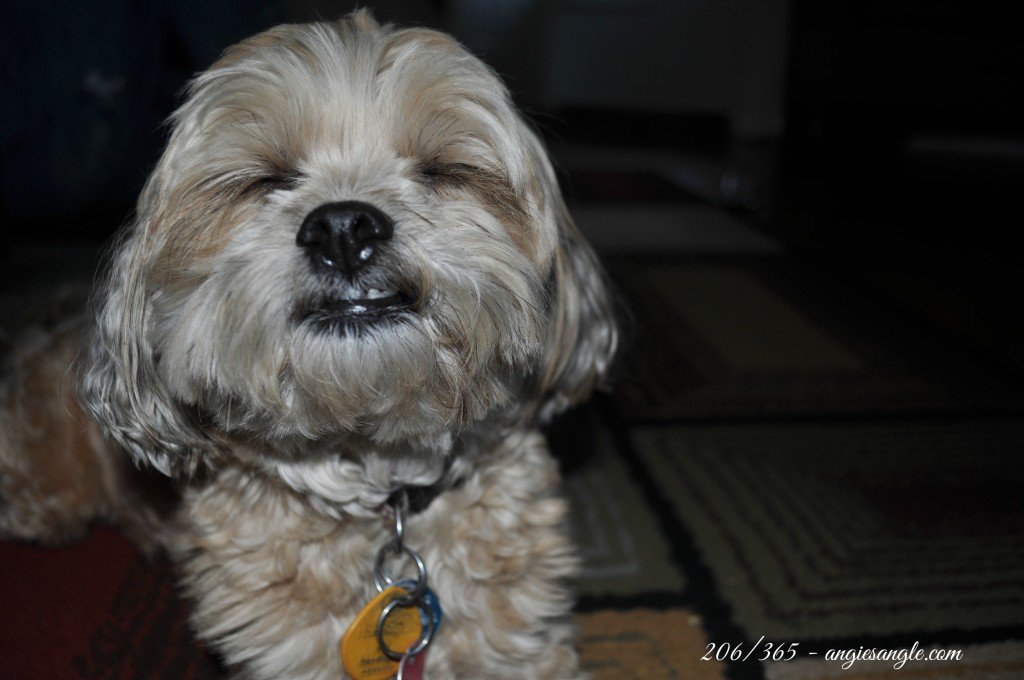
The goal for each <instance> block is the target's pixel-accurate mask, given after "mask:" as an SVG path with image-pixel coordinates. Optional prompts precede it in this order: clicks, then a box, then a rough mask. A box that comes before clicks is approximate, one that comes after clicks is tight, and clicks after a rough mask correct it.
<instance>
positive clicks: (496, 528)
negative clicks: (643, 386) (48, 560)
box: [0, 12, 617, 678]
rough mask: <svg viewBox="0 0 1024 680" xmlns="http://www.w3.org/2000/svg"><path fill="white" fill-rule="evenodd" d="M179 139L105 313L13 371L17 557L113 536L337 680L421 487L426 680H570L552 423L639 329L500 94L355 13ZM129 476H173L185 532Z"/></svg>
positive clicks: (122, 256)
mask: <svg viewBox="0 0 1024 680" xmlns="http://www.w3.org/2000/svg"><path fill="white" fill-rule="evenodd" d="M172 125H173V131H172V134H171V136H170V141H169V143H168V145H167V148H166V150H165V151H164V154H163V156H162V158H161V159H160V161H159V163H158V164H157V166H156V169H155V170H154V172H153V174H152V176H151V177H150V178H149V180H148V182H147V183H146V186H145V189H144V190H143V192H142V195H141V197H140V198H139V201H138V208H137V215H136V218H135V220H134V222H133V224H131V225H130V227H129V228H128V229H127V230H126V232H125V233H124V234H123V236H122V238H121V240H120V241H119V243H118V245H117V246H116V248H115V250H114V252H113V255H112V258H111V264H110V267H109V273H108V274H107V276H106V277H105V279H104V280H103V281H102V282H101V283H100V285H99V286H98V288H97V291H96V294H95V303H94V307H95V312H94V315H93V316H92V318H90V319H88V320H82V321H69V322H68V323H66V324H65V325H64V326H63V327H61V328H59V329H57V330H56V331H54V332H53V333H51V334H49V335H46V336H36V337H35V338H33V339H30V340H27V341H25V342H23V343H22V345H21V346H20V347H19V349H18V351H17V355H16V357H15V371H14V374H13V376H12V377H11V379H10V380H9V381H8V384H7V385H6V386H5V388H4V393H3V396H2V398H3V406H2V409H0V426H2V427H0V534H2V535H4V536H8V537H17V538H23V539H30V540H37V541H42V542H44V543H57V542H61V541H65V540H68V539H69V538H70V537H73V536H75V535H77V534H79V533H80V532H81V531H82V530H83V529H84V528H85V527H86V525H87V523H88V522H89V521H90V520H93V519H97V518H101V519H107V520H111V521H115V522H117V523H118V524H119V525H120V526H121V527H122V528H123V529H124V530H125V531H126V532H127V533H128V534H129V535H131V536H133V537H134V538H135V539H136V540H137V541H138V542H139V543H140V544H141V545H143V547H146V548H156V547H159V548H163V549H167V550H168V551H169V552H170V553H171V555H172V556H173V557H174V559H175V560H176V562H177V564H178V567H179V569H180V573H181V576H182V583H183V585H184V588H185V590H186V592H187V593H188V595H189V596H190V597H191V598H192V599H193V600H194V603H195V604H194V616H193V625H194V627H195V630H196V632H197V633H198V635H199V637H200V638H202V639H203V640H206V641H207V642H208V643H210V644H211V645H213V646H214V647H215V648H216V649H217V650H219V652H220V653H221V654H222V656H223V658H224V659H225V660H226V662H227V663H228V664H229V665H231V666H232V667H233V668H234V669H236V670H237V671H238V672H240V673H242V674H244V675H246V676H248V677H259V678H307V677H308V678H314V677H316V678H336V677H340V676H341V675H342V674H343V671H342V665H341V658H340V656H339V653H338V643H339V640H340V639H341V637H342V635H343V633H344V632H345V630H346V628H347V627H348V626H349V624H350V622H351V621H352V620H353V617H354V616H355V615H356V613H357V612H358V611H360V610H361V609H362V608H363V607H364V606H365V605H366V603H367V602H368V601H369V600H370V599H371V598H372V597H373V596H374V595H375V594H376V591H375V590H374V586H373V578H372V576H373V573H374V563H375V559H376V557H377V555H378V553H379V552H380V550H381V548H382V546H385V545H386V544H387V543H388V541H389V540H391V533H390V529H389V527H390V524H389V519H388V513H387V511H386V508H387V507H389V506H388V505H387V502H388V499H389V498H390V497H392V495H393V494H394V493H395V492H396V491H397V490H402V489H406V490H412V491H416V490H421V491H422V490H424V489H427V490H429V491H430V493H428V494H427V499H428V501H429V502H428V503H426V504H425V507H423V508H413V513H412V514H411V515H410V516H409V517H408V519H407V522H406V543H407V544H408V545H413V546H414V547H415V548H416V550H418V551H419V553H420V554H421V555H422V557H423V560H424V562H425V563H426V565H427V567H428V569H429V583H430V586H431V587H432V589H433V590H434V591H435V592H436V593H437V597H438V599H439V600H440V602H441V603H442V606H443V609H444V616H445V618H444V624H443V627H442V628H441V629H440V632H439V633H438V634H437V636H436V638H435V639H434V640H433V642H432V644H431V646H430V648H429V655H427V657H426V671H427V675H428V676H432V677H436V678H447V677H476V678H499V677H531V678H532V677H559V678H564V677H573V676H575V675H577V674H578V670H577V659H576V654H575V652H574V651H573V647H572V637H573V631H572V627H571V625H570V621H569V616H568V613H569V609H570V606H571V597H570V593H569V592H568V589H567V587H566V584H565V581H566V579H567V578H568V577H571V576H572V575H573V573H574V569H575V557H574V553H573V550H572V547H571V545H570V543H569V541H568V539H567V536H566V528H565V525H564V522H565V514H566V505H565V502H564V501H563V500H562V499H561V498H560V497H559V496H558V489H557V487H558V474H557V470H556V466H555V463H554V461H553V460H552V458H551V455H550V454H549V452H548V450H547V448H546V445H545V441H544V439H543V438H542V436H541V434H540V433H539V431H538V426H539V425H540V424H542V423H543V422H544V421H546V420H547V419H549V418H550V417H551V416H552V415H553V414H555V413H557V412H559V411H560V410H562V409H564V408H565V407H566V406H568V405H571V404H573V403H575V402H577V401H579V400H581V399H583V398H584V397H586V396H587V395H588V394H589V393H590V392H591V391H592V389H593V388H594V387H595V386H596V385H598V384H599V383H600V382H601V381H602V378H603V376H604V374H605V372H606V370H607V368H608V365H609V362H610V360H611V358H612V355H613V354H614V352H615V350H616V345H617V332H616V328H615V324H614V321H613V318H612V313H611V309H610V303H609V299H608V295H607V290H606V286H605V283H604V276H603V274H602V271H601V269H600V267H599V265H598V263H597V262H596V260H595V256H594V254H593V252H592V251H591V249H590V248H589V247H588V246H587V245H586V243H584V241H583V240H582V238H581V236H580V234H579V232H578V231H577V229H576V228H575V227H574V225H573V223H572V221H571V219H570V217H569V215H568V213H567V211H566V208H565V205H564V203H563V200H562V197H561V195H560V192H559V189H558V184H557V181H556V179H555V175H554V173H553V171H552V168H551V165H550V163H549V161H548V159H547V156H546V153H545V151H544V149H543V147H542V146H541V143H540V142H539V141H538V139H537V137H536V136H535V134H534V133H533V132H532V131H531V130H530V129H529V128H528V127H527V125H526V124H524V122H523V120H522V118H521V117H520V116H519V114H518V113H517V112H516V109H515V108H514V107H513V105H512V104H511V103H510V101H509V95H508V92H507V91H506V89H505V88H504V87H503V85H502V84H501V82H500V81H499V80H498V78H497V77H496V76H495V75H494V73H492V72H491V71H490V70H489V69H488V68H487V67H485V66H484V65H483V64H482V63H481V62H480V61H478V60H477V59H476V58H474V57H473V56H471V55H470V54H469V53H467V52H466V50H465V49H463V48H462V47H461V46H460V45H459V44H458V43H457V42H455V41H454V40H453V39H452V38H450V37H448V36H446V35H444V34H442V33H438V32H435V31H431V30H425V29H419V28H416V29H403V30H396V29H394V28H392V27H390V26H381V25H379V24H377V23H376V22H375V21H374V20H373V18H372V17H371V16H370V15H369V14H367V13H364V12H357V13H355V14H352V15H350V16H348V17H346V18H344V19H342V20H341V21H338V22H334V23H316V24H309V25H286V26H279V27H277V28H274V29H271V30H269V31H267V32H265V33H262V34H260V35H257V36H255V37H253V38H250V39H248V40H246V41H244V42H242V43H241V44H239V45H237V46H235V47H232V48H231V49H229V50H228V51H227V52H226V53H225V54H224V56H223V57H222V58H221V59H220V60H219V61H218V62H217V63H216V64H214V65H213V67H212V68H210V69H209V70H208V71H207V72H205V73H203V74H202V75H200V76H198V77H197V78H196V80H195V81H194V82H193V83H192V86H191V89H190V93H189V96H188V99H187V101H186V102H185V104H184V105H183V106H182V107H181V108H180V109H179V110H178V111H177V112H176V113H175V114H174V116H173V120H172ZM76 356H77V357H79V358H80V361H79V362H77V363H76V362H75V357H76ZM125 452H127V454H130V456H129V455H126V453H125ZM131 460H134V461H137V462H140V463H144V464H145V466H143V467H146V466H148V467H149V468H151V469H155V470H158V471H159V472H161V473H163V475H167V476H169V477H172V478H174V479H176V480H177V482H178V484H177V486H178V489H179V492H180V495H181V498H180V501H179V504H178V506H177V509H176V511H174V512H173V513H170V514H167V513H166V512H164V511H163V510H162V507H161V506H160V504H158V503H154V502H153V500H152V498H153V496H152V494H151V493H149V492H148V491H146V490H145V488H143V486H144V485H140V483H145V484H146V485H151V484H150V483H151V482H152V481H153V480H152V479H148V478H146V475H145V474H144V471H138V470H135V469H134V467H133V466H132V465H131V464H130V462H131ZM417 510H418V511H417ZM396 566H397V564H396ZM406 567H408V563H406Z"/></svg>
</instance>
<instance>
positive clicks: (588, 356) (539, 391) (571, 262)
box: [527, 131, 620, 422]
mask: <svg viewBox="0 0 1024 680" xmlns="http://www.w3.org/2000/svg"><path fill="white" fill-rule="evenodd" d="M527 134H528V135H529V141H528V147H529V148H530V150H531V155H532V156H533V157H534V158H533V160H534V164H535V167H536V170H537V171H536V176H537V177H538V178H539V179H540V184H541V185H542V191H543V200H544V203H545V206H544V212H545V217H544V219H545V220H547V221H548V222H549V224H548V225H547V230H546V231H547V233H548V234H549V235H551V236H553V240H551V246H552V253H553V254H552V256H551V258H550V262H551V264H550V270H549V273H548V279H547V288H548V298H547V301H548V305H547V310H546V313H547V314H548V335H547V340H546V345H545V349H544V355H543V357H542V360H541V363H540V367H539V370H538V372H537V373H536V375H535V376H534V380H533V384H532V389H533V394H534V404H535V412H534V418H535V419H537V420H539V421H540V422H546V421H548V420H550V419H551V417H552V416H554V415H556V414H558V413H560V412H561V411H564V410H565V409H566V408H568V407H570V406H573V405H574V404H577V403H579V402H581V401H583V400H584V399H586V398H587V397H588V396H590V394H591V392H593V390H594V389H595V388H597V387H601V386H603V385H604V382H605V379H606V378H607V377H608V373H609V371H610V370H611V368H612V365H613V363H614V360H615V356H616V353H617V351H618V349H619V340H620V336H619V324H618V320H617V315H616V312H615V304H614V300H613V296H612V292H611V286H610V285H609V283H608V279H607V275H606V274H605V271H604V269H603V268H602V266H601V263H600V262H599V261H598V258H597V255H596V254H595V253H594V251H593V249H592V248H591V247H590V245H589V244H588V243H587V241H586V240H585V239H584V238H583V235H582V234H581V233H580V231H579V229H578V228H577V227H576V224H575V223H574V222H573V220H572V216H571V215H570V214H569V210H568V208H567V207H566V205H565V201H564V199H563V198H562V193H561V190H560V189H559V186H558V179H557V177H556V176H555V173H554V170H553V169H552V167H551V163H550V161H549V160H548V158H547V154H546V152H545V150H544V148H543V146H542V145H541V143H540V141H539V140H538V139H537V138H536V136H535V135H534V134H533V133H532V132H530V131H527Z"/></svg>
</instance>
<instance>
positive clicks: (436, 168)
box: [419, 162, 487, 188]
mask: <svg viewBox="0 0 1024 680" xmlns="http://www.w3.org/2000/svg"><path fill="white" fill-rule="evenodd" d="M419 172H420V177H421V178H422V179H423V182H424V183H425V184H427V186H430V187H436V188H441V187H445V186H448V187H452V186H454V187H459V186H463V185H465V184H466V183H468V182H469V181H470V180H471V179H472V178H473V177H474V176H479V175H482V174H486V172H487V171H486V170H483V169H481V168H477V167H474V166H472V165H469V164H468V163H442V162H432V163H424V164H423V165H421V166H420V168H419Z"/></svg>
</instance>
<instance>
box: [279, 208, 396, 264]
mask: <svg viewBox="0 0 1024 680" xmlns="http://www.w3.org/2000/svg"><path fill="white" fill-rule="evenodd" d="M393 233H394V225H392V223H391V220H390V219H388V216H387V215H385V214H384V213H382V212H381V211H380V210H378V209H377V208H374V207H373V206H372V205H370V204H368V203H362V202H360V201H342V202H340V203H325V204H323V205H322V206H320V207H319V208H316V209H314V210H313V211H312V212H310V213H309V214H308V215H306V219H304V220H303V221H302V227H301V228H300V229H299V233H298V234H297V235H296V237H295V242H296V243H298V244H299V245H300V246H302V247H303V248H305V249H306V252H308V253H309V255H310V257H311V258H312V259H313V261H314V262H315V263H316V264H317V265H318V266H320V267H326V268H328V269H333V270H335V271H338V272H341V273H342V274H344V275H346V276H348V277H349V278H352V277H353V276H355V273H356V272H357V271H359V269H361V268H363V267H365V266H366V265H368V264H369V263H370V262H372V261H373V258H374V257H375V256H376V255H377V250H378V248H379V246H380V244H381V243H382V242H384V241H387V240H388V239H389V238H391V235H392V234H393Z"/></svg>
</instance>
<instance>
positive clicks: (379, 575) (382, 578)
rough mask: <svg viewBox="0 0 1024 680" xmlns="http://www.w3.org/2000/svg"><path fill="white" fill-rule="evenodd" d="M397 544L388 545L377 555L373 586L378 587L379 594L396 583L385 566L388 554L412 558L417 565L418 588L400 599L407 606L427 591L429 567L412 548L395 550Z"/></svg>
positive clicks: (406, 547)
mask: <svg viewBox="0 0 1024 680" xmlns="http://www.w3.org/2000/svg"><path fill="white" fill-rule="evenodd" d="M395 547H396V546H395V544H394V543H389V544H388V545H386V546H384V547H383V548H381V551H380V552H379V553H377V562H376V564H374V565H373V585H374V586H376V587H377V592H378V593H382V592H384V588H385V587H386V586H390V585H392V584H393V583H394V582H395V579H393V578H392V577H391V572H390V570H389V569H388V568H387V565H386V564H384V561H385V560H386V559H387V555H388V552H395V553H398V554H402V553H405V554H406V555H408V556H409V557H411V558H412V561H413V562H415V563H416V579H415V583H416V588H415V590H413V592H411V593H410V594H408V595H406V596H403V597H401V598H399V599H400V600H403V601H405V603H406V606H408V605H410V604H412V603H413V602H416V601H418V600H419V599H420V598H421V597H422V596H423V593H424V592H425V591H426V589H427V565H426V564H424V563H423V558H422V557H420V554H419V553H418V552H416V551H415V550H413V549H412V548H410V547H409V546H407V545H403V546H400V547H399V548H398V549H397V550H395Z"/></svg>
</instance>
